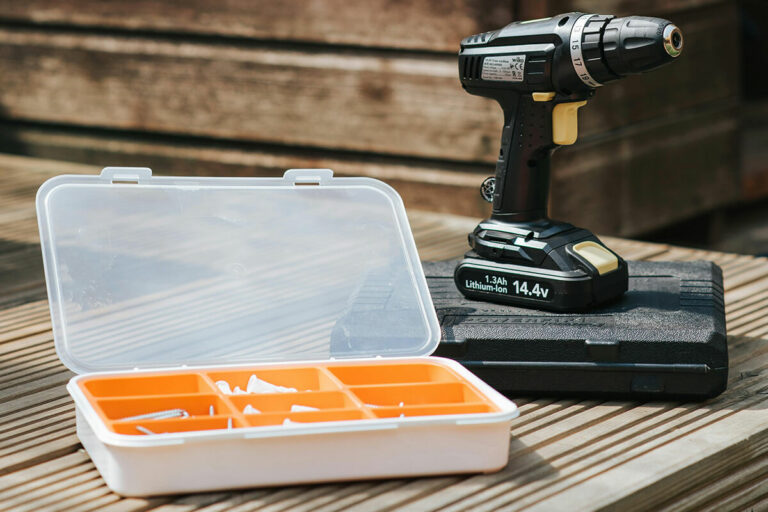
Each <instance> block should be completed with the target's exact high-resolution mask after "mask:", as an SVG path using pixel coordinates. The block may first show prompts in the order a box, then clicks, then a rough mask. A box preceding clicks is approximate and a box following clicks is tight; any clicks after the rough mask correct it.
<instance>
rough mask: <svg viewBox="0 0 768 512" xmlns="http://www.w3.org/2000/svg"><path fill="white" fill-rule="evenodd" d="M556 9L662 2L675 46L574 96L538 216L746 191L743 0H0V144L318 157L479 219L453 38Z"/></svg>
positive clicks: (677, 203)
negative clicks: (570, 133)
mask: <svg viewBox="0 0 768 512" xmlns="http://www.w3.org/2000/svg"><path fill="white" fill-rule="evenodd" d="M570 10H581V11H584V12H604V13H614V14H617V15H627V14H646V15H657V16H661V17H666V18H668V19H671V20H673V21H674V22H675V23H676V24H678V25H679V26H680V27H681V29H682V30H683V33H684V35H685V44H686V49H685V53H684V56H683V57H682V58H681V59H680V60H679V61H678V62H676V63H675V64H674V65H670V66H668V67H666V68H663V69H661V70H659V71H657V72H655V73H651V74H648V75H643V76H638V77H631V78H629V79H626V80H623V81H621V82H619V83H615V84H611V85H610V86H608V87H605V88H604V89H602V90H600V91H598V94H597V96H596V98H595V99H594V100H593V101H591V102H590V104H589V105H587V107H586V108H584V109H582V110H581V113H580V138H579V141H578V143H577V145H576V146H575V147H570V148H564V149H563V150H561V151H560V152H558V153H557V154H556V156H555V161H554V163H553V167H554V169H555V172H554V175H553V184H552V194H551V196H552V214H553V216H555V217H560V218H567V219H568V220H570V221H572V222H574V223H578V224H581V225H584V226H586V227H589V228H592V229H594V230H596V231H598V232H600V233H604V234H619V235H637V234H639V233H643V232H646V231H648V230H651V229H655V228H658V227H660V226H664V225H667V224H669V223H672V222H675V221H678V220H681V219H684V218H688V217H691V216H693V215H696V214H698V213H701V212H704V211H708V210H711V209H713V208H717V207H720V206H722V205H726V204H730V203H733V202H734V201H737V200H739V199H740V198H741V197H743V196H744V190H743V187H742V178H741V175H740V167H739V154H738V147H739V126H740V122H739V95H740V77H739V74H740V69H741V68H740V65H741V64H740V58H739V55H740V53H739V52H740V35H739V5H738V3H737V2H734V1H722V0H719V1H718V0H667V1H665V0H647V1H642V0H607V1H597V0H549V1H540V2H536V1H517V2H515V1H513V0H495V1H494V0H367V1H366V2H348V1H345V0H305V1H300V0H260V1H258V2H254V1H251V0H227V1H219V2H213V1H204V0H186V1H184V2H178V1H174V0H80V1H78V0H25V1H23V2H19V1H18V0H0V151H4V152H7V153H14V154H24V155H31V156H36V157H43V158H52V159H60V160H70V161H76V162H83V163H91V164H98V165H146V166H150V167H152V168H153V169H154V170H155V172H156V173H158V174H221V175H225V174H226V175H276V174H281V173H282V171H283V170H285V169H287V168H290V167H315V166H319V167H330V168H332V169H334V170H335V171H336V172H337V173H338V174H343V175H367V176H374V177H377V178H380V179H383V180H385V181H387V182H389V183H390V184H392V185H393V186H394V187H395V188H397V189H398V191H399V192H400V193H401V195H402V196H403V197H404V199H405V202H406V205H407V206H408V207H410V208H418V209H425V210H433V211H440V212H451V213H459V214H466V215H472V216H477V217H480V216H483V215H485V214H487V212H488V210H489V207H488V205H487V203H485V202H483V201H482V200H481V199H480V196H479V194H478V186H479V184H480V183H481V181H482V180H483V179H484V177H485V176H487V175H489V174H491V173H492V172H493V167H494V161H495V158H496V154H497V148H498V139H499V137H500V129H501V111H500V109H499V108H498V106H497V105H496V104H495V103H493V102H491V101H490V100H484V99H481V98H478V97H474V96H470V95H468V94H467V93H465V92H464V91H463V90H462V89H461V86H460V84H459V81H458V78H457V60H456V51H457V49H458V42H459V41H460V39H461V38H462V37H464V36H467V35H470V34H473V33H477V32H481V31H485V30H490V29H495V28H498V27H500V26H503V25H504V24H506V23H508V22H509V21H512V20H515V19H528V18H533V17H540V16H545V15H550V14H555V13H558V12H566V11H570ZM713 34H717V37H713Z"/></svg>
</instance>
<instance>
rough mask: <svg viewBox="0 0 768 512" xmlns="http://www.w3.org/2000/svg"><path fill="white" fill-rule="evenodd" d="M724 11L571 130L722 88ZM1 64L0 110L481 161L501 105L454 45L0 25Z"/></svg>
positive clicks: (636, 117)
mask: <svg viewBox="0 0 768 512" xmlns="http://www.w3.org/2000/svg"><path fill="white" fill-rule="evenodd" d="M736 22H737V18H736V11H735V9H734V8H732V7H731V6H728V5H726V6H714V7H710V8H705V9H699V10H695V11H691V12H689V13H688V14H686V15H685V16H684V17H683V16H681V20H680V21H679V23H680V25H681V26H682V27H683V30H684V31H685V33H686V41H687V51H686V54H685V55H684V57H683V58H681V59H680V61H679V62H676V63H675V65H673V66H668V67H667V68H664V69H661V70H659V71H657V72H655V73H650V74H647V75H644V76H639V77H631V78H629V79H627V80H624V81H622V82H620V83H616V84H611V85H610V86H608V87H605V88H604V89H603V90H600V91H598V94H597V97H596V98H595V100H594V101H593V102H591V104H590V105H588V106H587V107H586V108H585V109H582V111H583V113H582V118H581V133H582V135H585V136H587V135H590V134H595V133H603V132H606V131H609V130H612V129H615V128H618V127H621V126H627V125H630V124H632V123H635V122H638V121H643V120H648V119H653V118H655V117H660V116H671V115H675V114H676V113H678V112H681V111H683V110H685V109H688V108H694V107H696V106H698V105H701V104H706V103H709V102H711V101H715V100H718V99H722V98H727V97H731V96H735V95H736V94H737V92H738V90H737V85H738V84H737V81H736V79H735V76H736V75H737V72H738V67H737V66H738V63H737V61H736V59H733V58H731V56H732V55H734V53H735V51H736V47H737V40H736V37H737V34H736V32H735V26H736ZM712 33H717V34H719V36H718V37H717V38H713V37H711V34H712ZM712 59H718V61H719V62H720V66H721V68H722V69H721V72H720V73H718V74H715V75H712V73H709V71H710V70H711V62H712ZM0 68H3V69H7V70H13V72H5V73H0V116H2V117H3V118H6V119H24V120H31V121H36V122H43V123H62V124H71V125H82V126H91V127H102V128H110V129H129V130H140V131H153V132H164V133H179V134H188V135H198V136H206V137H216V138H226V139H238V140H247V141H256V142H268V143H277V144H285V145H299V146H309V147H325V148H335V149H344V150H350V151H366V152H374V153H383V154H399V155H413V156H419V157H424V158H431V159H449V160H463V161H486V162H493V161H494V160H495V157H496V152H497V144H498V138H499V134H500V125H501V112H500V109H499V108H498V106H497V105H496V104H495V103H492V102H491V101H489V100H484V99H481V98H477V97H474V96H470V95H468V94H466V93H465V92H464V91H463V90H462V89H461V87H460V85H459V83H458V79H457V76H456V75H457V71H456V59H455V57H454V56H445V57H442V56H440V57H437V56H433V57H423V56H416V55H378V54H365V53H360V52H335V53H334V52H326V51H316V52H300V51H293V50H280V49H275V48H265V47H252V46H247V45H246V46H232V45H215V44H207V43H186V42H178V41H171V40H156V39H152V38H148V37H122V36H121V37H118V36H102V35H93V34H86V33H80V32H77V33H67V32H59V31H39V30H26V29H12V28H4V29H2V30H0ZM703 76H706V77H707V79H706V81H705V82H703V81H702V79H701V77H703Z"/></svg>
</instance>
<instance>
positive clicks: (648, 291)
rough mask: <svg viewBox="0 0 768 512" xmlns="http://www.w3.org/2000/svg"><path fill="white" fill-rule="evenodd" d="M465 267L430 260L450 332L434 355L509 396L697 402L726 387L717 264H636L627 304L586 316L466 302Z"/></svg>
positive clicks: (438, 304)
mask: <svg viewBox="0 0 768 512" xmlns="http://www.w3.org/2000/svg"><path fill="white" fill-rule="evenodd" d="M457 263H458V260H454V261H443V262H427V263H424V271H425V274H426V276H427V282H428V284H429V289H430V293H431V294H432V299H433V302H434V305H435V309H436V310H437V314H438V318H439V321H440V325H441V329H442V336H441V341H440V345H439V347H438V349H437V352H436V353H435V355H440V356H443V357H449V358H452V359H455V360H457V361H459V362H460V363H461V364H463V365H464V366H465V367H467V368H468V369H469V370H471V371H472V372H474V373H475V374H476V375H477V376H479V377H480V378H481V379H483V380H484V381H486V382H487V383H488V384H490V385H491V386H493V387H494V388H496V389H497V390H499V391H501V392H502V393H504V394H507V395H514V396H555V397H560V396H578V397H587V396H614V397H631V398H639V399H653V398H657V399H658V398H667V399H672V398H675V399H677V398H680V399H687V400H691V399H705V398H708V397H713V396H716V395H718V394H720V393H721V392H722V391H723V390H724V389H725V387H726V381H727V378H728V345H727V339H726V331H725V308H724V299H723V278H722V271H721V270H720V267H718V266H717V265H715V264H714V263H712V262H709V261H694V262H687V261H686V262H647V261H631V262H628V264H629V268H628V270H629V289H628V291H627V292H626V293H625V294H624V295H623V296H622V298H621V299H619V300H618V301H615V302H613V303H610V304H607V305H605V306H602V307H599V308H596V309H593V310H591V311H589V312H588V313H581V314H576V313H553V312H547V311H541V310H536V309H526V308H518V307H514V306H505V305H499V304H492V303H487V302H478V301H473V300H468V299H466V298H464V297H463V296H462V295H461V294H460V293H459V291H458V290H457V289H456V285H455V284H454V279H453V273H454V269H455V268H456V264H457Z"/></svg>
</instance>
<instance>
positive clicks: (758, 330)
mask: <svg viewBox="0 0 768 512" xmlns="http://www.w3.org/2000/svg"><path fill="white" fill-rule="evenodd" d="M0 171H2V173H3V176H4V177H5V179H4V180H3V181H2V182H0V283H2V285H5V284H6V283H10V284H11V286H10V291H8V292H7V293H6V290H7V289H6V288H3V295H2V296H0V510H60V509H67V510H83V511H85V510H105V511H109V512H117V511H124V512H139V511H148V510H153V511H164V512H179V511H184V510H202V511H207V512H214V511H220V510H235V511H248V510H268V511H281V510H305V511H310V510H312V511H314V510H322V511H329V512H330V511H338V510H356V511H372V510H384V509H386V510H395V509H397V510H412V511H421V510H436V509H441V510H449V511H450V510H456V511H458V510H478V511H482V510H499V509H500V510H553V509H580V510H586V509H612V510H651V509H653V510H694V509H703V510H707V509H709V510H739V509H743V508H748V507H755V508H764V507H765V506H766V504H767V503H768V501H766V500H768V485H766V481H767V480H766V478H767V477H768V382H766V381H765V376H766V374H768V372H766V369H767V368H768V339H765V338H763V336H765V335H766V334H768V321H766V320H765V315H764V314H763V313H762V311H763V310H764V308H765V307H766V305H768V260H766V259H763V258H753V257H750V256H743V255H734V254H725V253H718V252H712V251H701V250H691V249H684V248H679V247H672V246H668V245H664V244H649V243H643V242H636V241H631V240H623V239H618V238H609V237H606V238H605V240H606V242H607V243H608V244H609V245H610V246H611V247H612V248H613V249H615V250H616V251H617V252H619V253H621V254H622V255H623V256H624V257H627V258H630V259H652V260H693V259H702V258H706V259H711V260H713V261H715V262H717V263H718V264H720V265H721V266H722V268H723V271H724V276H725V296H726V312H727V315H726V318H727V322H728V327H729V344H730V356H731V372H730V380H729V386H728V390H727V391H726V392H725V393H724V394H723V395H722V396H720V397H718V398H716V399H712V400H709V401H707V402H703V403H693V404H691V403H678V402H645V403H641V402H632V401H616V400H595V399H584V400H577V399H571V400H554V399H536V400H529V399H520V400H517V403H518V405H519V406H520V411H521V415H520V417H519V418H518V419H517V420H515V421H514V423H513V425H512V431H511V435H512V442H511V447H510V455H511V457H510V463H509V465H508V466H507V467H506V468H504V469H503V470H502V471H500V472H497V473H492V474H488V475H460V476H449V477H434V478H418V479H394V480H381V481H365V482H352V483H333V484H320V485H306V486H292V487H282V488H267V489H251V490H245V491H224V492H216V493H205V494H199V495H187V496H164V497H158V498H152V499H135V498H133V499H125V498H121V497H120V496H117V495H115V494H113V493H111V492H109V490H108V489H107V488H106V487H105V486H104V484H103V481H102V480H101V478H100V477H99V475H98V473H97V471H96V470H95V467H94V466H93V464H92V463H91V461H90V459H89V458H88V456H87V454H86V453H85V452H84V451H82V449H81V447H80V444H79V442H78V440H77V437H76V435H75V431H74V405H73V404H72V401H71V399H70V398H69V395H68V394H67V392H66V390H65V389H64V385H65V383H66V381H67V380H68V379H69V378H70V377H71V375H72V373H71V372H70V371H69V370H67V369H66V368H64V367H63V366H62V365H61V363H60V362H59V360H58V358H57V356H56V353H55V350H54V348H53V338H52V334H51V332H50V329H51V325H50V318H49V316H48V307H47V301H46V300H45V290H44V281H43V279H42V265H41V259H40V256H39V247H38V246H37V244H38V238H37V236H38V235H37V226H36V220H35V214H34V202H33V199H34V193H35V190H36V188H37V186H38V185H39V184H40V183H42V182H43V181H44V180H45V179H46V178H47V177H49V176H52V175H54V174H60V173H62V172H86V173H92V172H94V171H95V169H94V168H93V167H91V166H78V165H74V164H63V163H60V162H56V161H45V160H34V159H28V158H21V157H9V156H3V155H0ZM409 216H410V219H411V224H412V228H413V231H414V236H415V238H416V241H417V245H418V246H419V251H420V254H421V256H422V258H428V259H443V258H451V257H456V256H458V255H460V254H461V253H462V252H463V251H464V250H465V236H466V233H467V231H469V230H471V229H473V228H474V226H475V223H476V219H471V218H466V217H459V216H450V215H440V214H434V213H424V212H418V211H410V212H409ZM157 321H158V319H156V318H155V319H153V318H152V317H151V315H149V316H148V317H147V322H148V324H147V325H143V326H137V327H136V334H137V336H140V335H141V334H142V333H143V332H145V331H144V330H145V329H146V328H148V327H147V326H151V325H152V322H157ZM104 327H105V328H106V327H108V326H104Z"/></svg>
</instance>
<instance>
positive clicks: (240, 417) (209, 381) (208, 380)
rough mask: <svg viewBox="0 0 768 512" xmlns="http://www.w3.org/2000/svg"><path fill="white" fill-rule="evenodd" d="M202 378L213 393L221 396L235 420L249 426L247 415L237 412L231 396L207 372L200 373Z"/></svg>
mask: <svg viewBox="0 0 768 512" xmlns="http://www.w3.org/2000/svg"><path fill="white" fill-rule="evenodd" d="M198 374H199V375H200V376H202V378H203V381H204V382H205V383H206V384H207V385H208V386H210V387H211V389H213V392H214V393H215V394H216V395H218V396H219V398H220V399H221V400H222V402H224V403H225V404H226V406H227V407H228V408H229V415H230V416H232V417H233V418H237V419H238V420H239V421H240V422H241V423H242V424H243V425H245V426H248V421H247V420H246V419H245V415H244V414H243V413H242V412H240V411H238V410H237V407H235V404H233V403H232V400H230V399H229V397H230V396H231V395H227V394H224V393H222V392H221V390H220V389H219V386H217V385H216V383H215V382H214V381H213V379H212V378H211V377H210V376H209V375H208V374H207V373H206V372H202V371H201V372H198Z"/></svg>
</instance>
